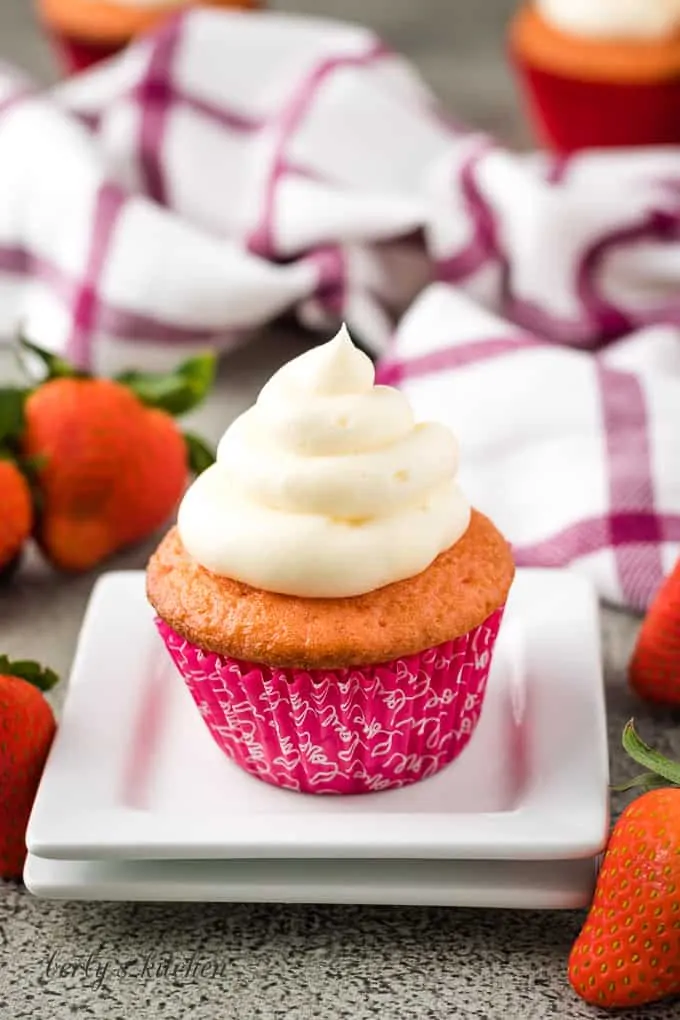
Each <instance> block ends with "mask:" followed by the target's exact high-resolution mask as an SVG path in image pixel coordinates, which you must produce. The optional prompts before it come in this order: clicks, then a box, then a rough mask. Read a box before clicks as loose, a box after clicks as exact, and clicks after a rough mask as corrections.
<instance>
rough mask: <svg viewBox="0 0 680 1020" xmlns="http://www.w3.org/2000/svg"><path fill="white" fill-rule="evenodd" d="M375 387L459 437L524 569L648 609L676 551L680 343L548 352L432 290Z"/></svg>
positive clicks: (663, 331)
mask: <svg viewBox="0 0 680 1020" xmlns="http://www.w3.org/2000/svg"><path fill="white" fill-rule="evenodd" d="M379 379H380V380H381V381H382V382H385V383H390V384H392V385H399V386H401V387H403V388H404V390H405V392H406V393H407V394H408V396H409V398H410V399H411V401H412V403H413V405H414V406H415V407H416V409H417V410H418V411H419V412H420V413H421V414H423V415H424V414H427V415H428V416H429V417H432V418H436V419H438V420H440V421H444V422H446V423H447V424H448V425H450V426H451V428H452V429H453V430H454V431H455V432H456V434H457V435H458V437H459V439H460V444H461V450H462V457H461V483H462V486H463V488H464V490H465V492H466V494H467V495H468V496H469V497H470V499H471V501H472V502H473V504H474V505H475V506H477V507H478V508H479V509H481V510H483V511H486V512H487V513H488V514H489V515H491V516H492V517H493V519H494V520H495V522H496V523H497V524H498V526H499V527H500V528H501V530H502V531H504V533H505V534H506V535H508V536H509V537H510V538H511V540H512V543H513V547H514V552H515V559H516V561H517V563H518V564H519V565H520V566H549V567H550V566H552V567H564V566H573V567H577V568H578V569H580V570H582V571H583V572H584V573H586V574H587V575H588V576H590V577H591V578H592V580H593V581H594V583H595V585H596V586H597V589H598V591H599V592H600V593H601V594H602V595H603V596H604V597H605V598H606V599H608V600H609V601H611V602H614V603H618V604H623V605H627V606H633V607H636V608H640V609H642V608H644V607H645V606H647V605H648V604H649V600H650V598H651V597H652V595H653V593H654V592H655V591H656V589H657V587H658V585H659V584H660V582H661V579H662V578H663V576H664V575H665V574H666V573H668V572H669V571H670V569H671V568H672V566H673V564H674V563H675V560H676V559H677V556H678V551H679V549H680V513H679V512H678V510H679V508H680V427H679V424H680V423H679V416H680V332H679V331H678V330H677V329H676V328H675V327H672V326H671V327H669V326H666V327H664V326H656V327H650V328H647V329H645V330H642V331H640V332H639V333H637V334H635V335H633V336H631V337H628V338H626V339H625V340H623V341H620V342H617V343H613V344H611V345H610V346H608V347H607V348H604V349H603V350H601V351H600V352H595V353H593V352H586V351H580V350H574V349H572V348H569V347H566V346H560V345H557V344H554V343H545V342H542V341H541V340H538V339H537V338H536V337H535V336H533V335H532V334H528V333H526V332H524V331H522V330H520V329H518V328H517V327H515V326H511V325H509V324H508V323H507V322H506V321H504V320H502V319H499V318H497V317H496V316H494V315H493V314H491V313H489V312H487V311H485V310H484V309H481V308H480V307H479V306H478V305H477V304H474V303H473V302H472V301H471V300H470V299H469V298H468V297H467V296H465V295H464V294H462V293H461V292H460V291H459V290H457V289H456V288H454V287H451V286H448V285H446V284H433V285H432V286H430V287H429V288H428V289H427V290H426V291H425V292H424V293H423V294H422V295H421V297H420V298H418V299H417V301H416V302H415V304H414V306H413V307H412V308H411V310H410V311H409V312H408V313H407V314H406V316H405V317H404V319H403V321H402V323H401V325H400V327H399V330H398V332H397V336H396V340H395V342H394V344H393V346H392V348H391V350H390V352H389V354H388V356H387V357H386V358H385V359H384V361H383V362H382V365H381V367H380V371H379Z"/></svg>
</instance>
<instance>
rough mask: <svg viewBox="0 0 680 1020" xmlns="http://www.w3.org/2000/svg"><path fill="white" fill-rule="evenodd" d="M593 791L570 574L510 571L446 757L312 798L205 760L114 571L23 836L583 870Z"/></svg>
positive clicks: (594, 636)
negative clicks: (343, 792) (363, 787)
mask: <svg viewBox="0 0 680 1020" xmlns="http://www.w3.org/2000/svg"><path fill="white" fill-rule="evenodd" d="M607 783H608V765H607V743H606V729H605V713H604V699H603V684H602V670H601V656H600V643H599V626H598V613H597V603H596V599H595V596H594V594H593V591H592V589H591V588H590V586H589V585H588V583H587V582H586V581H585V580H583V579H582V578H580V577H578V576H576V575H575V574H571V573H568V572H566V571H551V570H546V571H536V570H521V571H519V572H518V575H517V579H516V581H515V584H514V586H513V590H512V593H511V597H510V600H509V603H508V607H507V612H506V618H505V621H504V623H503V627H502V630H501V634H500V637H499V641H498V645H497V651H496V655H495V658H494V665H493V669H492V674H491V677H490V679H489V684H488V689H487V700H486V703H485V706H484V711H483V713H482V718H481V720H480V723H479V726H478V730H477V732H476V733H475V735H474V737H473V739H472V741H471V742H470V745H469V746H468V748H467V749H466V750H465V752H464V753H463V755H462V756H461V757H460V758H459V759H458V760H457V761H456V762H454V763H453V764H452V765H450V766H448V767H447V768H446V769H444V770H443V771H442V772H441V773H439V774H438V775H436V776H433V777H432V778H431V779H428V780H425V781H424V782H421V783H417V784H415V785H413V786H410V787H406V788H404V789H401V790H393V791H385V792H381V793H373V794H364V795H362V796H355V797H322V796H309V795H301V794H298V793H293V792H290V791H286V790H278V789H276V788H274V787H271V786H268V785H266V784H265V783H263V782H261V781H260V780H257V779H254V778H253V777H251V776H249V775H247V774H245V773H244V772H242V771H241V770H240V769H239V768H238V767H237V766H235V765H234V764H232V762H230V761H229V760H228V759H227V758H226V757H225V756H224V755H223V753H222V752H221V751H220V750H219V749H218V747H217V746H216V745H215V744H214V742H213V740H212V737H211V736H210V734H209V732H208V730H207V728H206V727H205V725H204V723H203V721H202V720H201V718H200V716H199V714H198V712H197V710H196V708H195V706H194V704H193V702H192V701H191V698H190V696H189V694H188V692H187V691H186V689H185V687H184V685H183V682H182V680H181V679H180V677H179V675H178V674H177V673H176V671H175V669H174V666H173V665H172V663H171V662H170V659H169V656H168V655H167V653H166V651H165V649H164V648H163V646H162V643H161V641H160V638H159V637H158V635H157V633H156V630H155V627H154V624H153V612H152V610H151V608H150V607H149V606H148V604H147V602H146V598H145V592H144V575H143V573H141V572H131V573H114V574H109V575H107V576H105V577H103V578H102V579H100V581H99V582H98V584H97V586H96V588H95V590H94V592H93V595H92V599H91V602H90V606H89V608H88V611H87V614H86V617H85V621H84V623H83V628H82V632H81V638H80V642H79V647H78V652H77V655H76V659H75V663H74V666H73V672H72V677H71V686H70V689H69V692H68V697H67V700H66V704H65V708H64V713H63V718H62V723H61V726H60V729H59V732H58V734H57V737H56V740H55V742H54V745H53V748H52V751H51V753H50V756H49V759H48V762H47V766H46V769H45V772H44V775H43V779H42V783H41V785H40V789H39V791H38V796H37V799H36V802H35V805H34V809H33V814H32V816H31V821H30V824H29V830H28V836H27V842H28V848H29V851H30V852H31V854H33V855H35V856H38V857H43V858H46V857H47V858H59V859H62V860H66V861H80V860H83V859H86V860H96V859H98V860H111V859H117V860H119V861H126V860H127V861H129V860H131V859H143V858H147V859H148V858H151V859H160V858H173V859H176V860H180V861H184V862H185V863H187V862H191V861H196V860H197V859H205V858H221V859H225V858H231V859H234V858H236V859H249V858H251V859H252V858H313V857H315V858H360V859H361V858H364V859H371V858H373V859H375V858H405V859H422V858H430V859H432V858H439V859H442V860H447V859H448V860H451V859H459V860H460V859H467V860H475V859H476V860H484V861H489V860H499V859H501V860H502V859H505V860H536V861H548V860H564V859H567V858H572V859H573V858H588V857H591V858H592V857H594V856H595V855H596V854H597V853H598V852H599V851H600V849H601V848H602V846H603V844H604V842H605V838H606V832H607V825H608V809H607V804H608V791H607Z"/></svg>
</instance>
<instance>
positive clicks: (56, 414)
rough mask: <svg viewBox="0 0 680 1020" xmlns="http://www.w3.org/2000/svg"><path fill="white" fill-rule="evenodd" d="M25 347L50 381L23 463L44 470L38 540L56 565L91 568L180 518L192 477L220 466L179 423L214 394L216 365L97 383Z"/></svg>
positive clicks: (33, 406)
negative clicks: (174, 517) (171, 519)
mask: <svg viewBox="0 0 680 1020" xmlns="http://www.w3.org/2000/svg"><path fill="white" fill-rule="evenodd" d="M24 347H25V348H26V349H28V350H29V351H30V352H31V353H32V354H33V355H36V354H37V355H39V357H40V358H42V360H43V361H44V362H45V364H46V366H47V368H48V371H49V374H50V378H49V379H48V380H47V381H45V382H42V383H41V384H40V385H38V386H37V387H36V388H35V389H34V390H33V391H32V392H31V393H29V394H28V396H27V398H26V401H25V428H24V431H23V437H22V443H21V450H22V454H23V456H24V457H25V458H27V459H28V460H29V461H31V462H33V463H37V464H38V465H39V467H38V468H37V471H36V476H37V486H38V490H39V495H40V513H39V516H38V522H37V528H36V537H37V539H38V541H39V543H40V545H41V547H42V549H43V551H44V552H45V555H46V556H47V558H48V559H49V560H50V561H51V562H52V563H53V564H54V565H55V566H57V567H60V568H62V569H64V570H74V571H79V570H89V569H90V568H91V567H94V566H96V565H97V564H98V563H100V562H101V561H102V560H104V559H106V558H108V557H109V556H111V555H112V554H113V553H115V552H118V550H120V549H122V548H124V547H125V546H128V545H132V544H134V543H136V542H139V541H141V540H142V539H144V538H147V537H148V536H149V535H151V534H153V532H154V531H155V530H156V529H157V528H159V527H160V526H161V525H162V524H163V523H164V522H165V521H166V520H167V519H168V518H169V517H170V516H171V515H172V513H173V511H174V510H175V507H176V505H177V503H178V501H179V499H180V497H181V496H182V493H183V492H184V489H185V487H186V483H187V481H188V477H189V471H190V470H195V471H199V470H202V469H203V468H204V467H205V466H207V464H209V463H210V462H211V461H212V454H211V452H210V451H209V450H208V449H207V447H205V446H204V445H203V444H202V443H201V441H200V440H198V439H197V438H196V437H193V436H184V435H182V433H181V431H180V429H179V428H178V426H177V424H176V423H175V421H174V419H173V417H172V415H174V414H183V413H184V412H186V411H188V410H190V409H191V408H193V407H195V406H196V404H197V403H199V402H200V401H201V400H202V399H203V397H204V396H205V395H206V393H207V391H208V388H209V386H210V384H211V382H212V379H213V371H214V358H213V357H212V355H205V356H200V357H197V358H194V359H192V360H191V361H187V362H185V363H184V365H181V366H180V368H179V369H178V370H177V371H176V372H174V373H172V374H171V375H168V376H159V375H152V374H147V373H139V372H136V373H133V372H128V373H126V374H125V375H124V376H121V377H120V378H119V379H116V380H114V379H96V378H91V377H89V376H85V375H83V374H79V373H76V372H74V370H73V369H72V368H71V366H69V365H68V364H67V363H66V362H64V361H62V360H61V359H60V358H56V357H54V356H53V355H50V354H47V353H46V352H44V351H41V350H40V349H39V348H36V347H35V346H34V345H32V344H28V343H26V342H25V341H24Z"/></svg>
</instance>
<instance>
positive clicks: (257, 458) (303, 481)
mask: <svg viewBox="0 0 680 1020" xmlns="http://www.w3.org/2000/svg"><path fill="white" fill-rule="evenodd" d="M374 379H375V375H374V369H373V364H372V362H371V360H370V358H368V357H367V355H365V354H363V353H362V352H361V351H360V350H358V348H356V347H355V346H354V344H353V343H352V341H351V339H350V337H349V334H348V333H347V331H346V329H345V328H344V327H343V328H342V329H341V330H340V332H339V333H338V335H337V336H336V337H335V338H334V339H333V340H331V341H330V342H329V343H327V344H324V345H322V346H320V347H317V348H315V349H313V350H311V351H307V352H306V353H305V354H303V355H301V356H300V357H299V358H296V359H295V360H294V361H291V362H290V363H289V364H287V365H284V367H283V368H282V369H280V370H279V371H278V372H277V373H276V374H275V375H274V376H273V377H272V379H270V381H269V382H268V383H267V385H266V386H265V387H264V389H263V390H262V392H261V393H260V396H259V397H258V400H257V402H256V404H255V405H254V406H253V407H252V408H251V409H250V410H249V411H246V413H245V414H243V415H241V417H240V418H237V420H236V421H235V422H234V423H233V425H232V426H231V427H230V428H229V429H228V430H227V432H226V433H225V435H224V437H223V438H222V441H221V442H220V444H219V447H218V451H217V462H216V464H214V465H213V466H212V467H211V468H209V469H208V470H207V471H205V472H204V473H203V474H202V475H200V476H199V477H198V478H197V479H196V481H195V482H194V483H193V485H192V486H191V488H190V489H189V490H188V492H187V493H186V495H185V497H184V499H183V501H182V504H181V506H180V511H179V517H178V528H179V533H180V537H181V539H182V542H183V544H184V547H185V548H186V549H187V551H188V552H189V554H190V555H191V556H193V557H194V559H195V560H197V561H198V562H199V563H200V564H201V565H202V566H203V567H205V568H206V569H208V570H211V571H213V572H214V573H216V574H219V575H222V576H226V577H231V578H233V579H235V580H238V581H243V582H245V583H246V584H249V585H252V586H253V587H256V588H262V589H264V590H267V591H273V592H279V593H281V594H286V595H297V596H303V597H311V598H324V597H326V598H342V597H348V596H353V595H361V594H364V593H365V592H369V591H373V590H374V589H376V588H381V587H383V586H384V585H387V584H391V583H393V582H395V581H400V580H403V579H405V578H407V577H413V576H415V575H416V574H418V573H420V572H421V571H422V570H425V569H426V567H428V566H429V565H430V564H431V563H432V562H433V561H434V560H435V559H436V557H437V556H438V555H439V554H440V553H441V552H443V551H444V550H445V549H448V548H449V547H450V546H451V545H453V543H454V542H456V541H457V540H458V539H459V538H460V537H461V536H462V535H463V534H464V532H465V531H466V530H467V527H468V524H469V522H470V506H469V504H468V502H467V500H466V499H465V498H464V496H463V494H462V493H461V491H460V489H459V488H458V485H457V482H456V473H457V468H458V447H457V443H456V440H455V438H454V436H453V435H452V433H451V432H450V431H449V430H448V429H447V428H446V427H445V426H444V425H440V424H437V423H434V422H428V423H424V424H416V423H415V421H414V418H413V413H412V411H411V408H410V405H409V403H408V401H407V399H406V397H405V396H404V395H403V394H402V393H400V392H399V391H398V390H396V389H392V388H391V387H387V386H375V385H374Z"/></svg>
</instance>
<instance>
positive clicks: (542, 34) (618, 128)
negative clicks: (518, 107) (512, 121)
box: [510, 0, 680, 153]
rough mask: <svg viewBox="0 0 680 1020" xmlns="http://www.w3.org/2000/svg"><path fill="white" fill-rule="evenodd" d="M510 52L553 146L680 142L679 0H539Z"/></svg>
mask: <svg viewBox="0 0 680 1020" xmlns="http://www.w3.org/2000/svg"><path fill="white" fill-rule="evenodd" d="M510 51H511V56H512V59H513V62H514V64H515V66H516V68H517V70H518V73H519V77H520V81H521V85H522V88H523V91H524V94H525V97H526V102H527V107H528V113H529V116H530V119H531V121H532V124H533V126H534V129H535V131H536V134H537V136H538V138H539V140H540V141H541V142H542V143H543V144H545V145H547V146H548V147H550V148H552V149H555V150H557V151H558V152H563V153H568V152H573V151H576V150H578V149H584V148H598V147H614V146H640V145H665V144H677V143H678V142H680V0H533V2H527V3H525V4H524V6H523V7H522V8H521V10H520V11H519V13H518V14H517V16H516V17H515V19H514V21H513V22H512V25H511V28H510Z"/></svg>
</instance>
